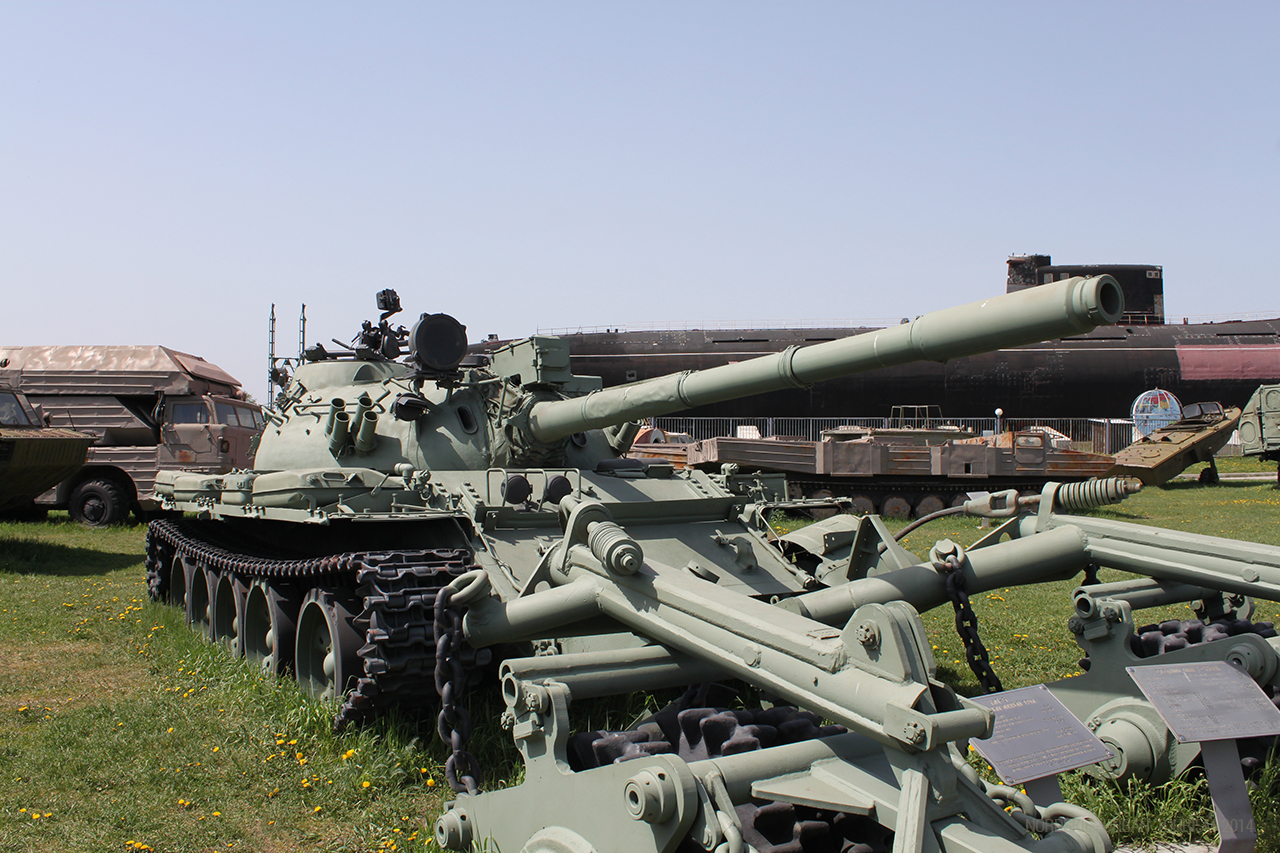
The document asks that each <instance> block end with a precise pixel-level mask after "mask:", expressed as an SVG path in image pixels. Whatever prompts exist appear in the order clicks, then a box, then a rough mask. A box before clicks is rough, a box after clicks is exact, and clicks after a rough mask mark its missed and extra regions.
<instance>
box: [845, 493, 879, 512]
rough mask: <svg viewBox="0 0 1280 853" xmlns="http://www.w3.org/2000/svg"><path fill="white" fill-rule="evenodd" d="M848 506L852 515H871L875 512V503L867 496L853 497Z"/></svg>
mask: <svg viewBox="0 0 1280 853" xmlns="http://www.w3.org/2000/svg"><path fill="white" fill-rule="evenodd" d="M849 505H850V507H851V508H852V510H853V514H854V515H871V514H872V513H874V512H875V511H876V502H875V501H873V500H871V498H870V496H868V495H854V496H853V498H852V500H850V501H849Z"/></svg>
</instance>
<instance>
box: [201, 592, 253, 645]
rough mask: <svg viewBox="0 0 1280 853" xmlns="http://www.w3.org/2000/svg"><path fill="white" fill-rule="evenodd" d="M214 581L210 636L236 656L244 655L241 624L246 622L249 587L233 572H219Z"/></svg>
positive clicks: (210, 610)
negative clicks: (245, 611) (245, 614)
mask: <svg viewBox="0 0 1280 853" xmlns="http://www.w3.org/2000/svg"><path fill="white" fill-rule="evenodd" d="M211 582H213V584H214V586H213V603H212V605H210V608H209V612H210V615H211V616H212V621H213V624H212V626H211V628H210V632H209V636H210V637H212V638H213V641H214V642H215V643H219V644H220V645H223V646H225V647H226V648H227V650H228V651H230V652H231V654H232V655H234V656H235V657H243V656H244V637H243V636H242V635H243V632H242V631H241V630H240V626H241V625H243V624H244V604H245V596H246V593H247V592H248V591H249V588H248V587H246V586H245V585H244V583H243V582H242V581H241V580H240V579H239V578H237V577H236V576H235V575H231V574H219V575H217V576H216V578H211Z"/></svg>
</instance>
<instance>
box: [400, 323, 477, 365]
mask: <svg viewBox="0 0 1280 853" xmlns="http://www.w3.org/2000/svg"><path fill="white" fill-rule="evenodd" d="M466 355H467V327H466V326H464V325H462V324H461V323H459V322H458V321H457V320H455V319H454V318H453V317H450V316H449V315H448V314H423V315H422V317H421V318H419V320H418V322H417V323H415V324H414V326H413V331H412V332H410V333H409V360H410V361H412V362H414V363H415V364H417V365H418V366H419V367H421V368H422V369H423V370H425V371H427V372H429V373H452V372H453V371H455V370H457V369H458V365H459V364H461V363H462V359H463V358H465V357H466Z"/></svg>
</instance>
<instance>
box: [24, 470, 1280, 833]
mask: <svg viewBox="0 0 1280 853" xmlns="http://www.w3.org/2000/svg"><path fill="white" fill-rule="evenodd" d="M1264 470H1271V469H1270V468H1269V467H1268V468H1267V469H1264ZM1107 514H1108V515H1110V516H1112V517H1115V518H1120V519H1122V520H1132V521H1136V522H1139V523H1144V524H1154V525H1159V526H1165V527H1172V528H1178V529H1185V530H1192V531H1197V532H1206V533H1211V534H1215V535H1222V536H1233V537H1237V538H1242V539H1251V540H1255V541H1260V542H1268V543H1272V544H1280V529H1278V528H1277V525H1276V520H1277V518H1278V517H1280V492H1277V491H1276V490H1275V488H1274V487H1273V485H1272V484H1270V483H1247V484H1235V483H1232V484H1225V483H1224V484H1223V485H1220V486H1216V487H1212V488H1204V487H1198V486H1196V485H1194V484H1191V483H1187V484H1177V485H1174V486H1171V487H1169V488H1165V489H1151V490H1147V491H1145V492H1143V493H1142V494H1140V495H1138V496H1136V497H1135V498H1131V499H1130V500H1129V501H1127V502H1126V503H1125V504H1123V505H1121V506H1120V507H1117V508H1115V509H1113V510H1109V511H1107ZM980 533H981V531H979V529H978V526H977V522H976V521H973V520H967V519H960V520H945V521H943V522H939V523H935V524H932V525H929V526H927V527H925V528H924V529H922V530H920V531H917V532H916V533H913V534H912V535H911V536H909V537H908V538H907V540H906V544H907V547H908V548H909V549H911V550H913V551H915V552H917V553H923V552H926V551H927V550H928V546H929V545H930V544H931V543H932V542H933V541H934V540H936V539H940V538H952V539H955V540H956V541H958V542H961V543H968V542H971V541H972V540H974V539H976V538H977V537H978V536H979V535H980ZM143 538H144V529H143V528H142V527H125V528H116V529H110V530H89V529H85V528H81V527H79V526H78V525H75V524H72V523H69V522H68V521H67V520H66V519H65V517H62V518H59V517H57V516H54V517H52V518H51V519H50V520H49V521H48V522H44V523H0V851H35V850H51V851H63V850H66V851H98V850H106V851H109V850H115V851H121V850H124V851H128V850H156V851H175V853H176V851H211V850H251V851H293V850H329V851H377V850H389V849H395V850H424V849H427V848H428V847H431V848H434V845H433V844H431V843H430V842H429V834H430V833H429V831H425V830H424V829H423V826H422V822H423V820H424V818H425V819H426V820H427V821H428V824H429V823H430V821H432V820H434V817H435V815H436V814H437V813H438V811H439V809H440V806H441V804H442V802H443V801H444V800H445V799H447V793H446V792H445V790H444V789H445V788H446V787H447V786H446V785H444V784H443V780H442V773H441V762H442V760H443V757H444V753H443V750H442V748H441V746H440V745H439V744H438V743H437V742H436V740H435V738H434V729H433V721H432V718H431V714H433V709H426V711H427V714H426V715H424V717H423V718H422V719H418V718H414V717H413V716H411V714H410V713H405V714H400V715H398V716H395V717H392V718H387V719H383V720H381V721H380V722H378V723H376V724H374V725H372V726H369V727H367V728H364V729H361V730H356V731H352V732H348V733H345V734H343V735H341V736H335V735H333V734H332V733H331V731H330V728H329V720H330V718H331V716H332V713H333V711H334V708H333V707H332V706H325V705H321V704H319V703H315V702H312V701H308V700H304V699H303V698H302V697H301V695H300V694H299V692H298V690H297V689H296V687H295V686H294V685H292V684H291V683H289V682H283V681H278V680H276V679H274V678H267V677H264V676H262V675H260V674H258V673H257V672H255V671H254V670H253V669H252V668H251V667H249V666H248V665H246V664H244V663H243V662H240V661H235V660H230V659H228V658H227V657H225V656H224V655H223V654H222V653H221V652H220V651H219V650H218V649H216V648H213V647H211V646H209V645H206V644H205V643H203V642H202V641H201V640H199V639H198V638H197V637H195V636H194V635H193V634H192V633H191V632H190V631H188V630H187V629H186V628H185V627H184V626H183V624H182V620H181V617H180V615H179V614H178V613H177V612H176V611H174V610H173V609H171V608H166V607H160V606H156V605H153V604H151V603H149V602H148V601H147V598H146V592H145V586H144V583H143V566H142V548H143ZM1073 586H1074V583H1072V582H1064V583H1061V584H1049V585H1043V586H1037V587H1034V588H1025V589H1010V590H1007V591H999V592H995V593H991V594H989V595H983V596H980V597H976V598H975V602H974V604H975V609H976V611H977V613H978V616H979V618H980V620H981V629H982V635H983V638H984V640H985V641H986V644H987V646H988V648H989V649H990V650H991V654H992V662H993V664H994V665H995V667H996V669H997V671H998V672H999V673H1000V675H1001V677H1002V678H1003V680H1004V683H1005V685H1006V687H1014V686H1020V685H1024V684H1030V683H1036V682H1039V681H1045V680H1054V679H1057V678H1060V677H1063V676H1065V675H1068V674H1070V673H1073V672H1075V671H1077V670H1076V661H1077V659H1078V658H1079V656H1080V655H1079V650H1078V649H1077V648H1076V646H1075V644H1074V643H1073V642H1072V641H1071V640H1070V639H1069V635H1068V633H1067V631H1066V629H1065V627H1064V625H1065V620H1066V617H1067V615H1068V605H1069V593H1070V590H1071V588H1072V587H1073ZM1262 604H1263V605H1264V606H1263V608H1262V611H1261V612H1260V613H1259V614H1258V615H1257V616H1256V617H1255V618H1257V619H1275V620H1277V621H1280V607H1278V606H1277V605H1274V604H1270V603H1265V602H1264V603H1262ZM1179 615H1185V614H1179ZM925 618H926V623H927V625H928V627H929V631H930V636H931V638H932V642H933V643H934V644H935V646H936V650H935V655H936V656H937V658H938V662H939V666H940V672H941V675H942V677H943V678H944V679H946V680H948V681H950V682H952V683H954V684H956V685H957V686H958V688H959V689H960V690H961V691H963V692H969V693H971V692H974V691H975V690H976V683H975V681H974V679H973V676H972V675H971V674H970V673H969V671H968V669H967V667H965V666H964V665H963V664H962V663H958V661H961V660H963V656H962V655H961V654H960V647H959V644H958V641H957V640H956V639H955V634H954V630H953V628H952V625H951V623H952V614H951V612H950V608H940V609H939V610H935V611H933V612H931V613H929V614H926V617H925ZM1152 621H1154V619H1153V620H1152ZM645 699H649V700H650V701H652V698H651V697H640V700H645ZM489 707H490V708H491V709H492V707H493V706H492V705H490V706H489ZM474 710H475V711H476V712H477V719H483V718H485V717H486V716H491V715H488V714H486V713H485V710H484V708H483V707H480V708H476V709H474ZM575 711H588V712H590V713H591V715H592V717H593V718H594V719H593V720H592V721H591V723H590V724H589V725H590V726H591V727H596V726H603V725H605V719H606V718H611V719H612V721H613V724H617V723H618V722H619V721H621V722H622V723H623V724H625V721H622V720H621V718H622V717H623V716H625V715H626V714H628V713H630V712H629V711H628V712H620V711H618V710H617V705H613V706H609V705H594V706H591V705H586V703H584V707H580V708H579V707H575ZM491 728H492V731H490V732H489V733H488V734H487V735H486V739H487V743H485V742H481V743H480V744H479V745H478V751H479V752H480V753H481V757H482V761H483V762H484V763H485V765H486V768H487V769H489V770H490V771H492V773H491V776H490V778H498V779H502V780H505V781H506V782H507V783H510V782H512V781H515V780H516V778H517V777H518V769H517V768H516V763H517V762H516V760H515V757H514V752H513V751H512V750H511V749H510V748H505V749H504V748H503V747H501V746H500V744H502V743H503V742H504V741H503V738H504V737H505V735H503V734H502V733H501V732H499V731H497V730H496V727H491ZM478 737H479V736H478ZM1276 775H1277V774H1276V773H1275V772H1274V769H1273V770H1272V773H1271V776H1270V777H1269V781H1267V782H1266V784H1265V785H1264V790H1262V791H1260V792H1259V793H1258V797H1259V798H1260V799H1265V798H1267V797H1269V798H1270V802H1268V803H1267V804H1266V805H1265V807H1264V808H1263V809H1262V810H1259V813H1258V817H1259V821H1260V829H1261V831H1262V833H1263V843H1262V845H1261V846H1260V849H1264V850H1273V851H1274V850H1277V849H1280V847H1278V846H1277V840H1276V839H1277V835H1278V834H1280V827H1277V825H1276V820H1277V818H1276V815H1275V812H1276V811H1277V806H1276V805H1275V801H1276V799H1277V798H1280V782H1277V779H1276ZM490 784H493V783H492V782H491V783H490ZM1066 789H1067V790H1068V792H1069V796H1070V797H1071V798H1072V799H1073V800H1074V801H1077V802H1081V803H1082V804H1084V805H1086V806H1088V807H1090V808H1093V809H1095V810H1096V811H1098V813H1099V814H1100V815H1101V816H1103V817H1104V819H1106V820H1107V821H1108V824H1109V826H1110V828H1111V830H1112V832H1113V837H1114V838H1116V839H1117V840H1118V841H1133V840H1135V839H1138V840H1141V839H1144V838H1145V839H1157V838H1158V839H1161V840H1179V839H1181V840H1207V839H1209V838H1210V837H1211V836H1212V834H1213V817H1212V811H1211V809H1210V807H1209V803H1208V799H1207V796H1206V794H1205V791H1204V789H1203V784H1202V783H1197V782H1194V781H1181V782H1177V783H1174V784H1173V785H1171V786H1168V787H1167V788H1166V789H1163V790H1161V791H1158V792H1152V791H1151V790H1150V789H1146V788H1136V789H1134V790H1132V791H1130V790H1123V791H1122V790H1117V789H1116V788H1115V787H1114V786H1098V785H1094V784H1092V783H1087V782H1084V781H1082V780H1079V779H1070V780H1068V781H1067V783H1066Z"/></svg>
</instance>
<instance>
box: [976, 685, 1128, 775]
mask: <svg viewBox="0 0 1280 853" xmlns="http://www.w3.org/2000/svg"><path fill="white" fill-rule="evenodd" d="M971 701H973V702H976V703H978V704H979V705H983V706H985V707H987V708H990V709H991V710H992V711H995V712H996V728H995V733H994V734H992V735H991V737H990V738H988V739H987V740H979V739H978V738H971V739H970V741H969V743H971V744H973V748H974V749H976V750H977V751H978V754H979V755H981V756H982V757H983V758H985V759H986V760H987V762H988V763H989V764H990V765H991V766H992V767H994V768H995V771H996V774H997V775H998V776H999V777H1000V778H1001V779H1003V780H1004V781H1005V782H1007V783H1009V784H1011V785H1020V784H1022V783H1023V782H1026V781H1028V780H1031V779H1041V778H1044V777H1046V776H1057V775H1058V774H1059V773H1063V772H1065V771H1067V770H1075V769H1076V768H1077V767H1084V766H1085V765H1086V764H1096V763H1097V762H1099V761H1103V760H1105V759H1108V758H1111V750H1109V749H1107V748H1106V746H1104V745H1103V743H1102V741H1100V740H1098V739H1097V738H1096V737H1094V735H1093V732H1091V731H1089V730H1088V729H1087V728H1086V727H1085V725H1084V723H1082V722H1080V721H1079V720H1077V719H1076V718H1075V716H1074V715H1073V714H1072V713H1071V712H1070V711H1068V710H1067V706H1066V705H1063V704H1062V702H1061V701H1059V699H1058V697H1057V696H1054V695H1053V693H1052V692H1051V691H1050V690H1049V688H1047V687H1045V686H1044V685H1043V684H1036V685H1033V686H1031V687H1020V688H1018V689H1017V690H1006V691H1005V692H1003V693H991V694H989V695H987V696H975V697H973V699H972V700H971Z"/></svg>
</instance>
